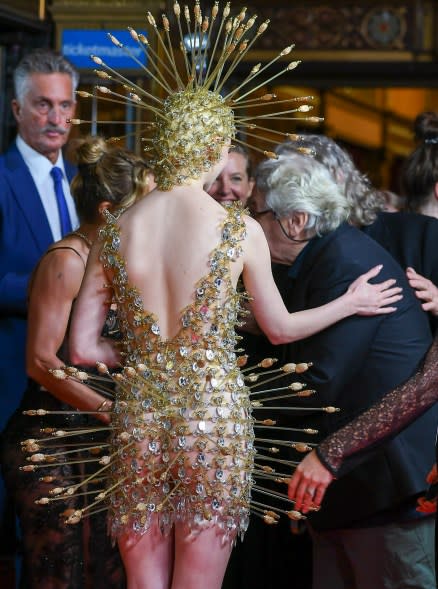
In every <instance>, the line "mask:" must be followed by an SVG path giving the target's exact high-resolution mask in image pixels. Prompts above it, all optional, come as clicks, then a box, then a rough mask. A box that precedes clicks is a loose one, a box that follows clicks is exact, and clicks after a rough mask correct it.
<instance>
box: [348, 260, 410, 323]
mask: <svg viewBox="0 0 438 589" xmlns="http://www.w3.org/2000/svg"><path fill="white" fill-rule="evenodd" d="M382 268H383V266H382V265H379V266H375V267H374V268H371V270H368V272H366V273H365V274H362V275H361V276H359V278H356V280H355V281H354V282H352V283H351V284H350V286H349V287H348V290H347V295H349V296H350V297H352V304H353V306H354V308H355V313H356V314H357V315H383V314H386V313H393V312H394V311H396V310H397V307H391V306H388V305H393V304H394V303H397V301H399V300H400V299H402V298H403V295H402V294H401V292H402V289H401V288H400V287H399V286H394V284H395V283H396V281H395V280H394V279H393V278H390V279H389V280H385V281H384V282H380V283H379V284H370V283H369V282H368V281H369V280H370V279H371V278H375V277H376V276H377V275H378V274H379V272H380V270H381V269H382Z"/></svg>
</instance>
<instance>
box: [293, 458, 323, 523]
mask: <svg viewBox="0 0 438 589" xmlns="http://www.w3.org/2000/svg"><path fill="white" fill-rule="evenodd" d="M333 479H334V477H333V475H332V474H331V472H330V471H329V470H327V469H326V467H325V466H324V465H323V464H322V463H321V461H320V460H319V458H318V455H317V454H316V452H315V450H313V451H312V452H310V454H308V455H307V456H306V457H305V458H304V459H303V460H302V461H301V462H300V464H299V465H298V466H297V468H296V469H295V472H294V474H293V476H292V478H291V479H290V481H289V489H288V495H289V499H293V500H294V501H295V509H296V510H298V511H302V512H303V513H307V512H308V511H309V508H311V507H319V506H320V505H321V501H322V500H323V497H324V494H325V492H326V489H327V487H328V486H329V484H330V483H331V482H332V480H333Z"/></svg>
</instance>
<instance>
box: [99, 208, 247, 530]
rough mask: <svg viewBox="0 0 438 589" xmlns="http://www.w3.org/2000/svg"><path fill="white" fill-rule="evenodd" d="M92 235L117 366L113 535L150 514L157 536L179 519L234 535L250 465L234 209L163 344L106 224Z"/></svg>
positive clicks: (238, 215) (239, 225)
mask: <svg viewBox="0 0 438 589" xmlns="http://www.w3.org/2000/svg"><path fill="white" fill-rule="evenodd" d="M101 238H102V240H103V248H102V253H101V261H102V263H103V265H104V267H105V268H106V269H107V270H108V271H109V273H111V274H112V276H113V279H112V286H113V289H114V298H115V301H116V304H117V308H118V314H119V321H120V330H121V332H122V341H121V346H122V354H123V357H124V359H125V369H124V371H123V374H122V375H121V377H120V380H119V383H118V392H117V396H116V401H115V403H114V408H113V414H112V426H113V434H112V457H111V469H110V471H111V474H110V483H109V486H110V488H111V489H112V491H111V494H110V522H111V524H110V525H111V531H112V535H113V536H118V535H119V534H121V533H123V532H127V531H130V530H133V531H135V532H137V533H143V532H145V531H147V530H148V528H149V526H150V525H151V521H152V517H153V516H154V515H156V516H157V517H158V521H159V525H160V527H161V529H162V530H163V532H167V531H169V530H170V528H171V526H172V525H173V524H174V522H175V521H184V522H187V523H188V524H189V526H190V528H191V529H192V530H193V531H196V530H200V529H202V528H203V527H205V526H206V525H209V524H216V525H218V526H219V527H220V528H221V529H222V530H223V533H224V535H225V536H230V537H233V536H235V535H236V534H237V533H242V532H244V531H245V529H246V527H247V525H248V514H249V501H250V491H251V472H252V468H253V461H254V450H253V428H252V418H251V408H250V403H249V397H248V390H247V388H246V386H245V384H244V380H243V378H242V375H241V373H240V371H239V369H238V367H237V362H236V359H237V358H236V353H235V347H236V343H237V342H236V335H235V333H234V327H235V325H236V324H237V323H238V316H239V313H240V312H241V307H240V299H241V294H240V293H238V292H237V291H236V289H235V288H234V287H233V285H232V283H231V272H230V266H231V263H232V262H233V261H234V260H236V259H237V258H238V257H239V256H240V254H241V251H242V250H241V246H240V245H239V242H240V241H241V240H243V239H244V238H245V223H244V220H243V215H242V211H241V210H239V209H237V208H230V209H229V210H228V214H227V217H226V219H225V222H224V223H223V226H222V228H221V239H220V243H219V245H218V246H217V247H216V248H215V249H214V250H213V252H212V253H211V255H210V257H209V262H208V264H209V271H208V273H207V274H206V275H205V277H204V278H202V279H201V280H200V281H199V282H198V283H197V284H196V286H195V292H194V301H193V302H192V303H191V304H189V305H188V306H187V307H186V308H185V309H184V310H183V311H182V313H181V325H180V329H179V331H178V333H177V335H176V336H175V337H173V338H172V339H162V337H161V335H160V327H159V321H158V318H157V317H156V316H155V315H154V314H152V313H149V312H148V311H146V310H145V309H144V308H143V304H142V300H141V296H140V294H139V292H138V290H137V289H136V288H135V287H133V286H131V285H130V284H129V280H128V275H127V272H126V268H125V263H124V260H123V259H122V257H121V256H120V253H119V246H120V236H119V228H118V226H117V222H116V219H115V218H113V219H112V220H111V219H110V221H109V222H108V223H107V225H106V226H105V228H104V229H103V230H102V232H101Z"/></svg>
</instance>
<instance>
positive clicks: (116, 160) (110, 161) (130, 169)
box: [71, 137, 151, 223]
mask: <svg viewBox="0 0 438 589" xmlns="http://www.w3.org/2000/svg"><path fill="white" fill-rule="evenodd" d="M76 158H77V166H78V172H77V174H76V176H75V177H74V178H73V180H72V184H71V192H72V195H73V198H74V200H75V204H76V209H77V212H78V216H79V219H80V221H81V222H84V221H85V222H89V223H93V222H95V221H96V219H97V217H98V206H99V203H101V202H104V201H108V202H110V203H112V205H113V206H114V208H115V209H117V208H125V207H129V206H130V205H132V204H133V203H134V202H135V201H136V200H138V199H139V198H140V197H142V196H143V195H144V194H145V193H146V192H148V186H149V182H150V175H151V172H150V169H149V168H148V167H147V166H146V164H145V162H144V161H143V160H142V159H141V158H140V157H139V156H137V155H135V154H134V153H131V152H130V151H127V150H125V149H122V148H120V147H116V146H113V145H111V144H108V143H107V142H106V141H105V140H104V139H103V138H102V137H87V138H85V139H83V140H82V141H80V143H79V145H78V147H77V149H76Z"/></svg>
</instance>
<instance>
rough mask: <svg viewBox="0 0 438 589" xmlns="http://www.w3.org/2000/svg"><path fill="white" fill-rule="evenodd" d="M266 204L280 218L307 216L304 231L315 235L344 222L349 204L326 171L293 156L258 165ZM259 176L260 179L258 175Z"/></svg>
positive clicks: (332, 229)
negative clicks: (264, 189)
mask: <svg viewBox="0 0 438 589" xmlns="http://www.w3.org/2000/svg"><path fill="white" fill-rule="evenodd" d="M259 174H260V175H261V176H262V177H263V182H264V186H265V188H266V204H267V206H268V207H269V208H270V209H271V210H272V211H273V212H274V214H275V215H276V216H277V217H279V218H282V217H289V216H290V215H291V214H292V213H294V212H304V213H307V214H308V217H309V218H308V221H307V225H306V227H305V229H306V230H313V231H314V232H315V233H316V234H317V235H324V234H325V233H329V232H330V231H334V230H335V229H336V228H337V227H339V225H340V224H341V223H342V222H343V221H346V220H347V218H348V213H349V206H348V203H347V201H346V199H345V197H344V196H343V194H342V193H341V191H340V189H339V187H338V186H337V184H336V183H335V182H334V181H333V178H332V177H331V176H330V174H329V172H328V171H327V169H326V168H325V167H324V166H323V165H321V164H320V163H319V162H317V161H316V160H314V159H313V158H309V157H307V156H304V155H301V154H298V153H294V154H292V153H291V154H289V155H287V156H280V157H279V158H278V160H269V161H266V162H263V163H262V164H261V165H260V166H259ZM259 177H260V176H259Z"/></svg>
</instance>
